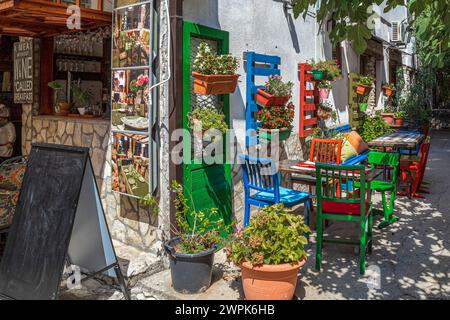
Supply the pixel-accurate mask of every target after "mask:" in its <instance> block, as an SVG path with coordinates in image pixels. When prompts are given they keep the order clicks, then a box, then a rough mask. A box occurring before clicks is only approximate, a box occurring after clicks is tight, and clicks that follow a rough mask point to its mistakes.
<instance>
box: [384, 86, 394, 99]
mask: <svg viewBox="0 0 450 320" xmlns="http://www.w3.org/2000/svg"><path fill="white" fill-rule="evenodd" d="M383 89H384V95H385V96H386V97H388V98H389V97H390V96H392V89H391V88H389V87H384V88H383Z"/></svg>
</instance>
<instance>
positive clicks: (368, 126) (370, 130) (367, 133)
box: [359, 114, 394, 142]
mask: <svg viewBox="0 0 450 320" xmlns="http://www.w3.org/2000/svg"><path fill="white" fill-rule="evenodd" d="M359 131H360V132H359V134H360V136H361V138H363V140H364V141H367V142H368V141H372V140H374V139H376V138H378V137H380V136H382V135H384V134H386V133H390V132H393V131H394V130H392V129H391V128H390V127H389V125H388V124H387V123H386V122H385V121H384V119H383V117H381V116H380V115H378V114H377V115H375V116H373V117H372V116H368V115H366V116H365V117H364V120H363V124H362V126H361V129H360V130H359Z"/></svg>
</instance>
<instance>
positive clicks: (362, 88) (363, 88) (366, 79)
mask: <svg viewBox="0 0 450 320" xmlns="http://www.w3.org/2000/svg"><path fill="white" fill-rule="evenodd" d="M373 83H374V79H373V78H372V77H371V76H361V77H360V78H359V82H358V85H357V87H356V93H357V94H359V95H364V94H368V93H369V92H370V91H371V90H372V86H373Z"/></svg>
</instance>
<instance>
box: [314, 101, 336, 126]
mask: <svg viewBox="0 0 450 320" xmlns="http://www.w3.org/2000/svg"><path fill="white" fill-rule="evenodd" d="M317 117H318V118H319V119H322V120H324V121H326V120H328V119H330V118H333V119H334V118H335V117H336V112H335V111H334V110H333V105H332V104H331V103H329V102H328V101H322V102H321V103H320V104H319V107H318V108H317Z"/></svg>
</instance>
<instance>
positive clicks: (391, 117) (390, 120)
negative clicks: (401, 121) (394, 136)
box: [381, 112, 394, 124]
mask: <svg viewBox="0 0 450 320" xmlns="http://www.w3.org/2000/svg"><path fill="white" fill-rule="evenodd" d="M381 116H382V117H383V120H384V121H385V122H386V123H387V124H393V123H394V114H393V113H389V112H386V113H382V114H381Z"/></svg>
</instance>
